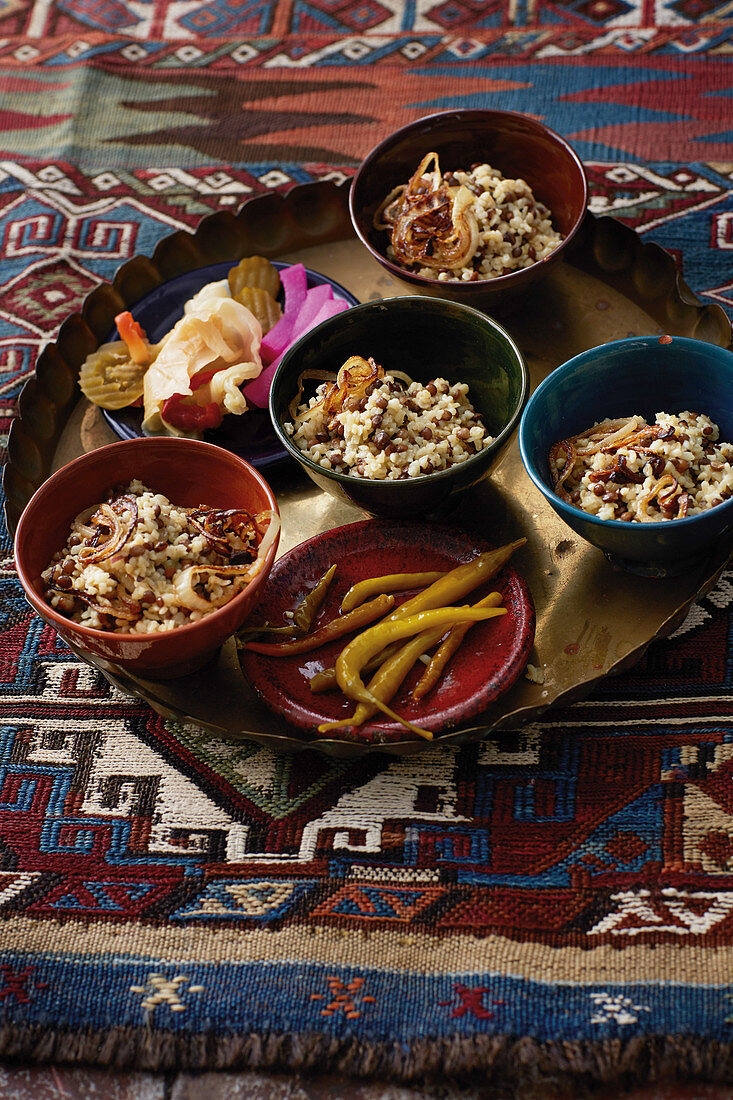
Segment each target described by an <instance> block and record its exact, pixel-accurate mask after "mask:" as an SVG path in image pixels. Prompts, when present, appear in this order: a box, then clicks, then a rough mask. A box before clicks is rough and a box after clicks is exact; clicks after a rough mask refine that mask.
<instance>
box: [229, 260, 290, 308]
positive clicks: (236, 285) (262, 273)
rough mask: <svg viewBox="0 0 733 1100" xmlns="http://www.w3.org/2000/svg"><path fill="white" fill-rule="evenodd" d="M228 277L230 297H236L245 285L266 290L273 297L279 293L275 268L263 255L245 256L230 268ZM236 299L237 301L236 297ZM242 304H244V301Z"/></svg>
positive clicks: (278, 279) (278, 278)
mask: <svg viewBox="0 0 733 1100" xmlns="http://www.w3.org/2000/svg"><path fill="white" fill-rule="evenodd" d="M228 279H229V289H230V291H231V293H232V298H237V295H238V294H239V292H240V291H241V290H242V289H243V288H244V287H246V286H251V287H259V288H260V290H266V291H267V292H268V294H270V295H271V296H272V297H273V298H277V296H278V294H279V293H280V276H279V274H278V271H277V268H276V267H273V265H272V264H271V263H270V261H269V260H266V259H265V257H264V256H245V257H244V259H242V260H240V261H239V263H238V264H237V266H236V267H233V268H231V270H230V271H229V275H228ZM237 301H239V299H238V298H237ZM243 304H245V305H246V302H245V303H243Z"/></svg>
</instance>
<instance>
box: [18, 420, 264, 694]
mask: <svg viewBox="0 0 733 1100" xmlns="http://www.w3.org/2000/svg"><path fill="white" fill-rule="evenodd" d="M135 478H137V479H139V480H140V481H142V482H143V484H144V485H145V486H146V487H147V488H149V489H151V490H153V491H154V492H159V493H163V494H164V495H165V496H166V497H168V499H169V500H170V501H171V502H172V503H174V504H178V505H182V506H185V507H194V506H196V505H199V504H209V505H212V506H214V507H217V508H245V509H246V510H247V511H249V512H250V513H256V512H259V511H263V510H271V511H274V512H277V503H276V501H275V497H274V495H273V493H272V490H271V489H270V487H269V486H268V484H267V482H266V481H265V480H264V478H263V477H262V476H261V475H260V474H259V473H258V472H257V471H256V470H254V469H253V468H252V467H251V466H249V465H248V463H246V462H245V461H244V460H243V459H241V458H238V457H237V456H236V455H232V454H230V453H229V452H228V451H224V450H222V449H221V448H220V447H215V446H213V445H212V444H210V443H204V442H201V441H199V440H192V439H175V438H149V439H133V440H127V441H125V442H122V443H113V444H111V445H110V446H108V447H102V448H100V449H99V450H96V451H92V452H90V453H89V454H86V455H83V456H82V457H81V458H77V459H74V460H73V461H72V462H70V463H68V465H66V466H64V467H62V468H61V469H60V470H58V471H57V472H56V473H55V474H53V475H52V476H51V477H50V478H49V479H48V480H47V481H46V482H44V484H43V485H42V486H41V487H40V489H38V490H37V491H36V493H35V494H34V495H33V497H32V498H31V500H30V501H29V502H28V505H27V506H26V508H25V510H24V512H23V514H22V515H21V518H20V521H19V523H18V528H17V531H16V535H15V560H16V565H17V569H18V575H19V577H20V580H21V583H22V584H23V587H24V590H25V594H26V598H27V599H28V601H29V603H30V604H31V606H32V607H33V608H34V609H35V610H36V611H37V612H38V614H39V615H41V617H42V618H43V619H44V620H45V621H46V622H47V623H48V624H49V625H50V626H52V627H53V628H54V629H55V630H57V632H58V633H59V634H60V635H61V637H63V638H64V639H65V640H66V641H67V642H68V643H69V644H70V645H71V646H72V647H73V648H75V649H76V650H77V651H79V652H80V653H82V655H92V656H96V657H101V658H102V659H104V660H108V661H111V662H113V663H115V664H119V665H121V666H122V667H125V668H127V669H128V670H130V671H132V672H135V673H137V674H139V675H142V676H151V677H156V678H161V679H162V678H170V677H173V676H178V675H184V674H185V673H187V672H190V671H192V670H193V669H194V668H197V667H201V665H203V664H205V663H206V661H207V660H208V659H210V658H211V657H212V656H213V655H214V654H215V652H216V650H217V649H218V648H219V646H221V644H222V643H223V642H224V641H225V640H226V638H227V637H229V635H230V634H232V633H234V631H235V630H237V629H238V628H239V627H240V626H241V625H242V623H243V622H244V621H245V619H246V617H247V615H248V614H249V611H250V609H251V607H252V606H253V603H254V601H255V599H256V598H257V595H258V593H259V591H260V589H261V586H262V585H263V584H264V583H266V579H267V576H268V574H269V571H270V569H271V567H272V563H273V561H274V559H275V553H276V550H277V540H276V541H275V544H274V545H273V546H272V547H271V548H270V551H269V552H268V555H267V557H266V560H265V565H264V568H263V569H262V571H261V572H260V573H259V574H258V575H257V576H256V577H255V578H254V580H253V581H252V582H251V584H250V585H249V586H248V587H247V588H246V589H244V590H243V591H242V592H240V593H239V594H238V595H236V596H235V597H233V599H232V600H231V601H230V602H229V603H227V604H225V605H224V606H223V607H221V608H219V609H218V610H216V611H213V612H211V613H209V614H208V615H205V616H204V617H203V618H202V619H199V620H198V621H197V622H194V623H191V624H187V625H185V626H179V627H176V628H175V629H173V630H170V631H163V632H154V633H152V634H134V633H116V632H110V631H103V630H96V629H93V628H91V627H88V626H84V625H82V624H80V623H76V622H73V621H72V620H70V619H67V618H66V617H65V616H63V615H61V614H60V613H59V612H57V611H55V610H54V609H53V608H51V607H50V606H49V605H48V604H47V603H46V602H45V600H44V599H43V583H42V580H41V573H42V572H43V570H44V569H46V568H47V566H48V565H49V562H50V561H51V558H52V557H53V555H54V553H55V552H56V551H57V550H59V549H60V548H61V547H62V546H63V545H64V543H65V542H66V539H67V537H68V535H69V530H70V527H71V524H72V522H73V520H74V518H75V516H77V515H78V514H79V513H80V512H82V511H83V510H84V509H86V508H88V507H91V506H92V505H95V504H98V503H100V502H101V501H103V500H104V499H105V496H106V494H107V492H108V491H109V490H110V489H111V488H112V487H113V486H117V485H127V484H128V483H129V482H130V481H132V480H133V479H135Z"/></svg>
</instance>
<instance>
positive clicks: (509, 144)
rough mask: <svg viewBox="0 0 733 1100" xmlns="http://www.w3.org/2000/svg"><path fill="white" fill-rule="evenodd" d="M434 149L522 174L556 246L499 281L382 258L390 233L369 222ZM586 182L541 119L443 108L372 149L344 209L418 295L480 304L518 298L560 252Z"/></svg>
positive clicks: (582, 206)
mask: <svg viewBox="0 0 733 1100" xmlns="http://www.w3.org/2000/svg"><path fill="white" fill-rule="evenodd" d="M430 152H436V153H438V155H439V157H440V166H441V168H442V170H443V171H456V170H457V169H468V168H470V166H471V165H472V164H475V163H477V162H484V161H486V162H488V163H489V164H491V166H492V167H493V168H498V169H499V171H500V172H502V173H503V175H504V176H506V177H507V178H511V179H515V178H517V177H521V178H522V179H524V180H526V182H527V183H528V184H529V186H530V187H531V188H532V191H533V192H534V195H535V198H537V199H538V200H539V201H540V202H543V203H544V204H545V205H546V206H547V207H548V208H549V209H550V211H551V213H552V220H553V225H554V226H555V228H556V229H557V230H558V231H559V232H560V233H562V235H563V240H562V242H561V243H560V244H559V245H558V246H557V248H556V249H555V250H554V251H553V252H551V253H550V255H549V256H546V257H545V259H544V260H539V261H538V262H537V263H534V264H532V265H531V266H530V267H525V268H523V269H522V270H520V271H514V272H511V273H510V274H508V275H500V276H499V277H498V278H496V279H479V280H477V281H475V282H466V283H458V282H440V281H439V280H438V279H432V278H428V277H426V276H424V275H416V274H413V273H412V272H409V271H406V270H405V269H404V268H402V267H400V266H399V265H398V264H396V263H394V262H392V261H391V260H388V259H387V255H386V250H387V244H388V238H387V234H386V233H385V232H384V231H383V230H378V229H375V228H374V224H373V222H374V214H375V212H376V210H377V209H378V207H379V205H380V204H381V203H382V202H383V201H384V198H385V196H386V195H388V194H389V192H390V191H391V190H392V188H394V187H397V186H398V185H399V184H401V183H407V181H408V180H409V179H410V177H411V176H412V175H413V173H414V171H415V169H416V168H417V166H418V164H419V163H420V161H421V160H422V158H423V157H424V156H425V154H426V153H430ZM587 204H588V183H587V180H586V178H585V172H584V170H583V165H582V164H581V162H580V160H579V158H578V156H577V154H576V153H575V152H574V151H573V149H571V147H570V146H569V145H568V143H567V142H566V141H565V140H564V139H563V138H561V137H560V135H559V134H556V133H555V132H554V130H550V129H549V127H547V126H545V125H544V124H543V123H542V122H538V121H537V119H534V118H531V117H530V116H529V115H521V114H518V113H517V112H515V111H489V110H486V111H483V110H458V111H441V112H440V114H436V115H429V116H428V117H426V118H421V119H418V120H417V122H412V123H410V124H409V125H408V126H403V127H402V129H401V130H397V131H396V132H395V133H394V134H391V135H390V136H389V137H388V138H385V140H384V141H383V142H381V143H380V144H379V145H377V146H376V148H374V149H372V151H371V153H369V154H368V155H367V157H366V159H365V160H364V161H363V162H362V164H361V167H360V168H359V170H358V172H357V173H356V176H355V177H354V181H353V183H352V186H351V194H350V197H349V210H350V213H351V220H352V223H353V225H354V229H355V230H356V233H357V235H358V236H359V238H360V239H361V241H362V243H363V244H364V245H366V247H367V248H368V249H369V251H370V252H371V254H372V255H373V256H374V258H375V260H377V261H378V262H379V263H380V264H381V265H382V267H384V268H385V269H386V270H387V271H389V273H390V274H391V275H393V276H394V277H395V278H396V279H399V280H400V281H401V282H403V283H407V284H409V285H410V287H411V288H412V289H413V291H414V290H415V289H418V290H420V291H421V292H422V293H423V294H432V295H436V296H437V297H440V298H453V299H454V300H455V301H458V302H464V303H465V304H466V305H472V306H476V307H478V308H487V307H493V306H495V305H498V304H500V303H501V304H505V303H507V302H511V301H516V300H517V299H520V298H521V297H522V296H523V295H524V293H525V292H526V291H527V290H528V289H529V288H530V287H532V286H534V284H536V283H537V282H538V281H539V280H540V279H542V278H544V276H545V275H546V274H547V272H548V271H549V270H550V268H551V267H552V265H553V264H555V263H557V261H558V260H559V259H560V257H561V256H562V254H563V252H565V250H566V249H567V247H568V245H569V244H570V242H571V241H572V239H573V237H574V236H575V234H576V233H577V231H578V229H579V228H580V225H581V223H582V221H583V219H584V217H585V214H586V209H587Z"/></svg>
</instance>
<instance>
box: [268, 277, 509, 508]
mask: <svg viewBox="0 0 733 1100" xmlns="http://www.w3.org/2000/svg"><path fill="white" fill-rule="evenodd" d="M352 355H361V356H363V357H364V358H369V356H372V357H373V358H374V359H375V360H376V362H377V363H379V364H380V365H381V366H383V367H384V369H385V371H387V372H389V371H390V370H402V371H405V372H406V373H407V374H408V375H410V377H411V378H413V379H414V380H415V381H421V382H428V381H430V380H431V379H432V378H436V377H443V378H446V379H447V380H448V381H449V382H451V383H456V382H466V383H467V384H468V387H469V392H468V397H469V400H470V401H471V402H472V404H473V406H474V408H475V409H476V410H477V411H478V412H480V413H481V414H482V416H483V418H484V423H485V424H486V428H487V430H488V431H489V432H490V433H491V435H492V436H493V437H494V442H493V443H492V444H491V446H489V447H485V448H484V449H483V450H481V451H479V452H478V453H477V454H475V455H472V456H471V458H469V459H467V460H466V461H465V462H462V463H460V464H459V465H456V466H450V467H449V468H448V469H447V470H438V471H435V472H434V473H430V474H424V475H423V476H421V477H415V478H406V479H405V480H404V481H369V480H367V479H366V478H358V477H353V476H351V475H349V474H342V473H338V472H337V471H336V470H325V469H324V468H323V467H322V466H318V465H317V464H316V463H315V462H313V461H312V460H311V459H310V458H307V457H306V456H305V454H303V452H302V451H300V450H299V449H298V448H297V447H296V446H295V444H294V443H293V442H292V440H291V438H290V436H289V435H288V434H287V432H286V431H285V428H284V424H285V423H286V422H288V421H289V420H291V415H290V412H289V408H288V407H289V405H290V402H291V401H292V400H293V398H294V397H295V395H296V393H297V390H298V379H299V377H300V375H301V374H302V373H303V371H307V370H320V371H331V372H333V374H334V375H335V374H336V372H337V371H338V369H339V368H340V367H341V366H342V365H343V363H345V362H346V360H347V359H348V358H349V357H350V356H352ZM316 384H317V383H315V382H314V383H312V389H311V390H308V389H306V390H305V396H307V397H310V396H312V393H313V392H314V390H315V386H316ZM528 392H529V377H528V372H527V367H526V366H525V363H524V360H523V359H522V355H521V353H520V351H519V349H518V348H517V346H516V344H515V343H514V341H513V340H512V338H511V336H509V334H508V333H507V332H505V331H504V329H503V328H501V326H500V325H498V324H497V323H496V321H492V320H491V318H490V317H487V316H486V314H484V313H480V312H479V311H478V310H476V309H472V308H471V307H469V306H464V305H460V304H459V303H457V302H448V301H443V300H441V299H439V298H425V297H407V298H387V299H385V300H384V301H377V302H366V303H364V304H363V305H360V306H354V307H353V308H352V309H349V310H346V311H345V312H344V313H339V314H338V315H337V316H336V317H332V318H330V319H329V320H328V321H324V322H323V324H321V325H318V326H317V328H314V329H311V331H310V332H307V333H306V334H305V335H304V336H302V337H301V339H300V340H298V341H297V343H295V344H294V345H293V347H292V348H290V349H289V351H288V352H286V354H285V355H284V356H283V359H282V362H281V363H280V366H279V367H278V369H277V371H276V372H275V376H274V378H273V380H272V388H271V390H270V416H271V417H272V423H273V426H274V429H275V432H276V434H277V436H278V438H279V440H280V442H281V443H282V445H283V447H285V449H286V450H287V451H288V453H289V454H290V455H291V456H292V457H293V458H294V459H295V461H296V462H298V463H299V464H300V466H301V467H302V468H303V469H304V470H305V472H306V473H307V474H308V475H309V476H310V477H311V478H312V479H313V481H315V483H316V484H317V485H319V486H320V487H321V488H322V489H325V490H326V491H327V492H329V493H331V494H332V495H333V496H335V497H340V498H342V499H344V500H348V501H350V502H351V503H353V504H356V505H358V506H359V507H360V508H363V509H364V510H365V511H366V512H369V513H371V514H372V515H377V516H388V517H392V518H394V517H403V516H414V515H421V516H426V515H428V516H430V517H436V516H439V515H441V514H444V513H445V512H447V511H449V510H450V509H451V508H452V507H453V505H454V504H455V503H457V501H458V499H459V497H460V496H461V495H462V494H463V493H465V491H466V490H467V489H469V488H470V487H471V486H472V485H475V484H476V483H477V482H478V481H480V480H481V479H482V478H483V477H485V476H486V475H487V474H488V473H490V471H491V470H492V469H493V468H494V467H495V466H496V464H497V463H498V462H499V460H500V458H501V456H502V454H503V453H504V449H505V448H506V446H507V445H508V444H509V442H510V441H511V438H512V436H513V434H514V431H515V429H516V426H517V423H518V422H519V417H520V414H521V412H522V409H523V408H524V403H525V401H526V399H527V394H528Z"/></svg>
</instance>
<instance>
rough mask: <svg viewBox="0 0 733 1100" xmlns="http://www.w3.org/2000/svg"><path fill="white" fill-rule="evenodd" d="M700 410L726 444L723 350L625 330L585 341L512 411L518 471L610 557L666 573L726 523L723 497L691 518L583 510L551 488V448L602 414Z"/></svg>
mask: <svg viewBox="0 0 733 1100" xmlns="http://www.w3.org/2000/svg"><path fill="white" fill-rule="evenodd" d="M683 411H689V412H695V413H705V414H707V415H708V416H709V417H710V418H711V420H712V421H713V422H714V423H716V424H717V425H718V427H719V429H720V439H721V441H726V442H733V353H731V352H730V351H727V350H725V349H724V348H720V347H717V346H716V345H713V344H708V343H705V342H703V341H700V340H691V339H688V338H686V337H669V336H664V337H661V338H660V337H658V336H644V337H633V338H630V339H626V340H617V341H613V342H612V343H609V344H603V345H601V346H600V347H597V348H592V349H591V350H590V351H586V352H583V353H582V354H581V355H577V356H575V357H574V358H573V359H570V360H569V361H568V362H567V363H565V364H563V365H562V366H561V367H558V368H557V370H555V371H553V372H552V374H550V375H549V376H548V377H547V378H546V379H545V380H544V382H542V383H541V384H540V386H538V388H537V390H536V391H535V392H534V394H533V395H532V396H531V398H530V400H529V402H528V403H527V407H526V409H525V411H524V414H523V416H522V420H521V424H520V429H519V447H520V452H521V456H522V461H523V463H524V466H525V469H526V471H527V473H528V474H529V476H530V477H531V479H532V481H533V482H534V484H535V485H536V486H537V488H538V489H539V490H540V492H541V493H543V495H544V496H545V497H546V499H547V500H548V501H549V503H550V504H551V505H552V507H553V508H554V509H555V511H556V512H557V514H558V515H559V516H561V518H562V519H564V520H565V522H566V523H567V524H568V525H569V526H570V527H572V528H573V530H575V531H576V532H577V533H578V534H580V535H581V536H582V537H583V538H585V539H587V540H588V541H589V542H591V543H593V544H594V545H596V546H598V547H599V548H600V549H601V550H603V551H604V552H605V553H606V554H607V555H609V556H610V557H611V558H612V559H613V560H614V561H617V562H619V563H620V564H622V565H623V564H627V565H629V567H631V568H632V569H635V570H636V571H637V572H644V571H645V570H644V568H642V567H643V566H644V565H646V567H648V572H649V573H650V574H651V575H670V574H672V573H675V572H681V571H683V570H684V569H687V568H692V567H693V566H694V565H695V564H696V563H698V562H699V560H700V559H701V557H704V556H705V554H706V553H708V552H709V551H710V549H711V547H712V545H713V544H714V543H716V541H717V540H719V539H723V538H726V537H727V536H728V533H729V532H730V531H731V529H732V528H733V500H730V501H726V502H724V503H723V504H720V505H717V506H716V507H714V508H711V509H709V510H707V511H704V512H702V513H700V514H698V515H694V516H689V517H687V518H685V519H679V520H665V521H660V522H657V523H634V522H632V523H628V522H623V521H620V520H603V519H599V518H598V517H597V516H591V515H589V514H588V513H586V512H583V511H581V509H579V508H576V507H575V506H574V505H572V504H569V503H567V502H566V501H564V500H562V499H561V498H560V497H559V496H558V495H557V494H556V493H555V492H554V491H553V489H552V479H551V475H550V467H549V462H548V454H549V451H550V448H551V447H552V445H553V444H554V443H555V442H557V441H558V440H560V439H565V438H568V437H569V436H572V435H576V434H577V433H579V432H582V431H584V430H585V429H587V428H590V427H591V426H592V425H593V424H595V423H597V422H598V421H601V420H605V419H607V418H609V419H613V418H617V417H626V416H632V415H634V414H638V415H640V416H643V417H644V418H645V419H646V420H647V422H653V420H654V418H655V415H656V414H657V413H658V412H667V413H675V414H676V413H680V412H683Z"/></svg>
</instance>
